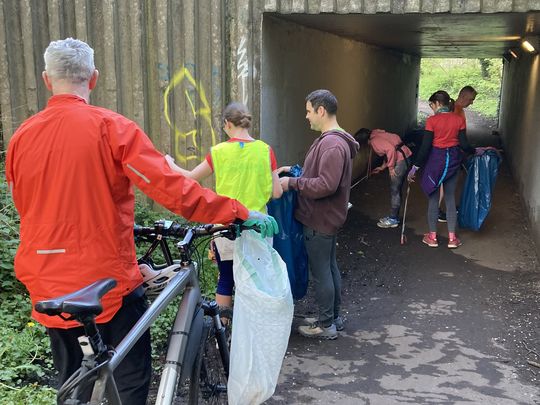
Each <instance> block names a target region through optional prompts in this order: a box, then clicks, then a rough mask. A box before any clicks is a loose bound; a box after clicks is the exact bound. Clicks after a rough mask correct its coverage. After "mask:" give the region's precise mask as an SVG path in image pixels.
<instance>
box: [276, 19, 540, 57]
mask: <svg viewBox="0 0 540 405" xmlns="http://www.w3.org/2000/svg"><path fill="white" fill-rule="evenodd" d="M270 15H273V16H275V17H277V18H279V19H282V20H286V21H291V22H294V23H297V24H300V25H303V26H306V27H309V28H313V29H316V30H320V31H325V32H329V33H333V34H336V35H339V36H342V37H348V38H351V39H354V40H356V41H360V42H363V43H366V44H370V45H375V46H379V47H383V48H389V49H395V50H397V51H400V52H404V53H408V54H412V55H418V56H421V57H427V58H500V57H502V55H503V54H504V53H505V52H507V51H508V49H510V48H512V49H517V48H519V47H520V39H521V38H523V37H524V36H529V35H531V36H536V37H538V35H539V34H540V13H496V14H486V13H483V14H480V13H475V14H472V13H471V14H449V13H445V14H400V15H397V14H286V15H285V14H270Z"/></svg>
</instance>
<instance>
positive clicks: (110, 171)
mask: <svg viewBox="0 0 540 405" xmlns="http://www.w3.org/2000/svg"><path fill="white" fill-rule="evenodd" d="M44 59H45V71H44V72H43V80H44V82H45V85H46V87H47V89H49V90H50V91H51V92H52V94H53V95H52V97H51V98H50V99H49V101H48V103H47V106H46V108H45V109H44V110H43V111H41V112H39V113H38V114H36V115H34V116H32V117H30V118H29V119H27V120H26V121H25V122H24V123H23V124H22V125H21V126H20V127H19V128H18V129H17V131H16V133H15V134H14V135H13V138H12V139H11V141H10V143H9V146H8V153H7V158H6V179H7V183H8V184H9V187H10V190H11V194H12V197H13V201H14V203H15V207H16V209H17V211H18V212H19V215H20V245H19V248H18V250H17V254H16V256H15V273H16V276H17V278H18V279H19V280H20V281H21V282H22V283H23V284H24V285H25V286H26V288H27V289H28V291H29V293H30V298H31V300H32V303H33V304H35V303H36V302H37V301H41V300H45V299H50V298H53V297H58V296H61V295H65V294H68V293H71V292H74V291H76V290H79V289H81V288H83V287H86V286H87V285H89V284H91V283H93V282H95V281H96V280H99V279H102V278H114V279H115V280H116V281H117V286H116V287H115V288H114V289H112V290H111V291H110V292H109V293H107V294H106V295H105V296H104V297H103V299H102V304H103V312H102V313H101V314H100V315H99V316H98V317H97V318H96V322H97V324H98V327H99V328H100V331H101V333H102V337H103V341H104V343H105V344H106V345H111V346H117V345H118V343H119V342H120V341H121V340H122V338H123V337H124V336H125V334H126V333H127V332H128V331H129V330H130V328H131V327H132V326H133V325H134V324H135V322H136V321H137V320H138V319H139V317H140V316H141V315H142V314H143V313H144V311H145V310H146V301H145V297H144V291H143V289H142V287H141V284H142V282H143V278H142V276H141V272H140V270H139V267H138V265H137V258H136V254H135V244H134V239H133V226H134V203H135V198H134V192H133V185H137V186H138V187H139V188H140V189H141V190H142V191H143V192H144V193H145V194H147V195H148V196H149V197H151V198H152V199H154V200H155V201H157V202H158V203H160V204H161V205H163V206H164V207H166V208H167V209H169V210H171V211H173V212H175V213H177V214H178V215H182V216H184V217H186V218H187V219H190V220H193V221H199V222H209V223H223V224H229V223H232V222H236V221H245V223H246V224H248V225H261V229H262V230H263V232H264V233H266V230H274V228H277V225H276V223H275V221H274V219H273V218H271V217H269V216H267V215H263V214H261V213H259V212H250V211H248V209H247V208H246V207H244V206H243V205H242V204H240V203H239V202H238V201H236V200H233V199H230V198H227V197H223V196H218V195H217V194H216V193H214V192H213V191H212V190H208V189H205V188H202V187H201V186H200V185H199V184H198V183H197V182H195V181H193V180H191V179H189V178H187V177H185V176H182V175H180V174H178V173H175V172H174V171H172V170H171V169H170V168H169V165H168V164H167V162H166V160H165V158H164V156H163V155H162V154H161V153H160V152H158V151H157V150H156V149H155V148H154V146H153V145H152V143H151V142H150V140H149V139H148V137H147V136H146V134H145V133H144V132H143V131H142V130H141V129H140V128H139V127H138V126H137V124H135V123H134V122H133V121H130V120H128V119H127V118H125V117H123V116H122V115H120V114H117V113H115V112H113V111H110V110H107V109H104V108H100V107H95V106H92V105H90V104H89V103H88V100H89V98H90V92H91V91H92V90H93V89H94V87H95V86H96V83H97V80H98V71H97V70H96V68H95V66H94V51H93V50H92V48H90V47H89V46H88V44H86V43H84V42H82V41H79V40H76V39H73V38H67V39H65V40H60V41H53V42H51V43H50V44H49V46H48V47H47V49H46V51H45V55H44ZM263 232H262V233H263ZM32 316H33V317H34V318H35V319H36V320H37V321H38V322H40V323H41V324H43V325H44V326H46V327H47V332H48V334H49V337H50V340H51V349H52V356H53V362H54V365H55V368H56V369H57V370H58V372H59V382H60V384H62V383H64V382H65V381H66V380H67V379H68V378H69V377H70V376H71V375H72V374H73V372H75V371H76V370H77V369H78V368H79V367H80V364H81V360H82V351H81V347H80V345H79V342H78V337H79V336H81V335H83V334H84V331H83V328H82V327H80V326H79V325H78V324H77V323H76V322H75V321H65V320H62V319H60V318H59V317H49V316H46V315H44V314H40V313H38V312H36V311H35V310H34V311H33V312H32ZM150 352H151V348H150V333H149V331H147V332H146V333H145V334H144V335H143V336H142V337H141V338H140V339H139V341H138V342H137V343H136V344H135V346H134V347H133V348H132V349H131V351H130V352H129V353H128V355H127V356H126V357H125V358H124V360H123V361H122V362H121V363H120V365H119V366H118V368H117V369H116V370H115V373H114V374H115V379H116V383H117V387H118V390H119V393H120V398H121V400H122V403H124V404H130V405H131V404H134V405H143V404H146V399H147V395H148V389H149V385H150V372H151V358H150Z"/></svg>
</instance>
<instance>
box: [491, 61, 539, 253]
mask: <svg viewBox="0 0 540 405" xmlns="http://www.w3.org/2000/svg"><path fill="white" fill-rule="evenodd" d="M539 75H540V55H538V54H536V55H527V54H523V55H522V56H521V58H520V59H519V60H512V62H510V63H506V64H505V69H504V76H503V90H502V97H501V114H500V117H501V118H500V122H501V137H502V139H503V142H504V145H505V148H506V149H507V151H508V155H509V160H510V164H511V168H512V172H513V173H514V175H515V177H516V183H517V187H518V190H519V192H520V194H521V196H522V198H523V201H524V202H525V206H526V215H527V217H528V218H529V221H530V223H531V229H532V231H533V237H534V241H535V242H536V246H537V249H540V181H539V179H540V160H539V159H538V156H539V153H538V150H539V148H540V138H539V128H540V77H539ZM538 251H539V252H540V250H538Z"/></svg>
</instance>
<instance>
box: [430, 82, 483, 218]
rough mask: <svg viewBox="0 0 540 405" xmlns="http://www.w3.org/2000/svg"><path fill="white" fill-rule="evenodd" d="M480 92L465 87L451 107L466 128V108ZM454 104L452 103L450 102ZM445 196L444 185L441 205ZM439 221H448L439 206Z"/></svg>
mask: <svg viewBox="0 0 540 405" xmlns="http://www.w3.org/2000/svg"><path fill="white" fill-rule="evenodd" d="M477 94H478V92H477V91H476V90H475V89H474V88H473V87H472V86H465V87H463V88H462V89H461V90H460V91H459V94H458V98H457V99H456V101H455V102H454V103H453V106H452V105H451V107H452V108H451V109H452V111H453V112H454V114H457V115H458V116H460V117H461V118H463V121H464V122H465V128H467V118H466V117H465V108H467V107H468V106H470V105H471V104H472V103H473V102H474V100H475V99H476V95H477ZM450 104H452V103H450ZM443 198H444V187H442V186H441V192H440V197H439V207H440V206H441V202H442V200H443ZM438 220H439V222H446V212H444V211H442V210H441V209H440V208H439V218H438Z"/></svg>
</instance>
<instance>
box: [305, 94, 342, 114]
mask: <svg viewBox="0 0 540 405" xmlns="http://www.w3.org/2000/svg"><path fill="white" fill-rule="evenodd" d="M308 101H309V102H310V103H311V106H312V107H313V110H315V111H317V109H318V108H319V107H323V108H324V109H325V110H326V112H327V113H328V114H331V115H336V113H337V98H336V96H334V95H333V94H332V93H331V92H330V91H329V90H324V89H320V90H315V91H312V92H311V93H309V94H308V96H307V97H306V102H308Z"/></svg>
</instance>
